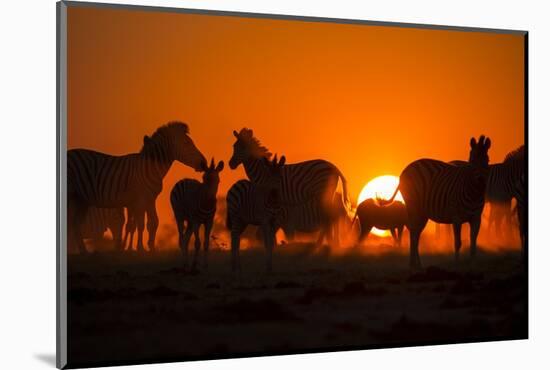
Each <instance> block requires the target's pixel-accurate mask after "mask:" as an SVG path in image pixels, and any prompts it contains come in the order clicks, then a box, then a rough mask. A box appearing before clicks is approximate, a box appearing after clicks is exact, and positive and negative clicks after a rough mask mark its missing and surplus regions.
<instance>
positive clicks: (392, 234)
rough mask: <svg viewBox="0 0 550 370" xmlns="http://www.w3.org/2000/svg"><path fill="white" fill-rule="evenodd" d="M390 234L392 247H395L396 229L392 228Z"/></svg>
mask: <svg viewBox="0 0 550 370" xmlns="http://www.w3.org/2000/svg"><path fill="white" fill-rule="evenodd" d="M390 232H391V237H392V239H393V245H394V246H395V245H397V229H395V228H393V227H392V228H391V229H390Z"/></svg>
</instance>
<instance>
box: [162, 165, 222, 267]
mask: <svg viewBox="0 0 550 370" xmlns="http://www.w3.org/2000/svg"><path fill="white" fill-rule="evenodd" d="M222 170H223V161H221V162H219V163H218V165H217V166H216V167H214V159H212V161H211V162H210V166H209V167H207V166H205V167H204V168H203V171H204V173H203V176H202V183H200V182H199V181H197V180H193V179H183V180H180V181H178V182H177V183H176V184H175V185H174V187H173V188H172V191H171V193H170V204H171V205H172V211H173V212H174V217H175V219H176V224H177V226H178V235H179V246H180V248H181V251H182V253H183V258H184V265H185V267H187V253H188V252H187V250H188V245H189V239H190V238H191V234H194V235H195V254H194V255H193V269H195V268H196V267H197V258H198V254H199V251H200V247H201V241H200V237H199V228H200V226H201V225H204V241H203V244H204V260H203V261H204V268H205V269H207V268H208V247H209V243H210V232H211V231H212V225H213V223H214V215H215V214H216V194H217V193H218V185H219V184H220V172H221V171H222ZM184 222H186V223H187V225H186V226H185V225H184ZM185 227H187V229H186V230H185V233H184V229H185Z"/></svg>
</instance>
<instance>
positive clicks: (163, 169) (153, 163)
mask: <svg viewBox="0 0 550 370" xmlns="http://www.w3.org/2000/svg"><path fill="white" fill-rule="evenodd" d="M142 159H143V160H142V169H143V174H144V177H145V178H147V179H148V180H149V181H150V182H155V181H156V182H160V183H162V179H164V176H166V174H167V173H168V171H169V170H170V167H171V166H172V163H173V162H174V160H173V159H169V158H166V157H164V156H161V155H159V156H151V155H146V156H142Z"/></svg>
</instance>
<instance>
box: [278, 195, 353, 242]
mask: <svg viewBox="0 0 550 370" xmlns="http://www.w3.org/2000/svg"><path fill="white" fill-rule="evenodd" d="M344 217H347V210H346V207H345V205H344V204H343V202H342V198H341V197H335V198H334V200H333V205H332V207H331V208H330V209H329V210H328V212H327V210H326V209H325V208H324V207H321V206H320V204H319V202H317V201H315V200H310V201H308V202H306V203H303V204H300V205H296V206H283V207H282V208H281V210H280V217H279V219H280V224H281V227H282V229H283V231H284V232H285V235H286V237H287V238H288V239H290V240H293V239H294V235H295V234H296V232H305V233H311V232H317V231H320V234H319V237H318V240H317V244H318V245H319V244H321V243H322V241H323V238H324V237H325V236H326V237H327V238H328V239H329V240H331V239H332V237H333V236H336V235H337V232H336V233H335V235H331V234H328V235H327V234H326V233H327V232H330V231H331V225H334V227H335V228H337V227H338V220H339V219H340V218H344Z"/></svg>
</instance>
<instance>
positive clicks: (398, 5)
mask: <svg viewBox="0 0 550 370" xmlns="http://www.w3.org/2000/svg"><path fill="white" fill-rule="evenodd" d="M113 2H119V1H113ZM128 2H131V3H134V4H143V5H163V6H173V7H189V8H202V9H220V10H235V11H247V12H261V13H278V14H291V15H308V16H320V17H337V18H353V19H367V20H380V21H398V22H412V23H430V24H443V25H458V26H473V27H489V28H511V29H520V30H528V31H529V32H530V34H529V114H530V121H529V127H530V132H529V144H530V148H529V154H530V169H531V173H530V188H529V192H530V214H529V217H530V218H529V222H530V238H531V239H530V247H531V249H530V257H531V258H530V300H529V306H530V310H529V315H530V316H529V319H530V320H529V321H530V323H529V333H530V334H529V336H530V339H529V340H527V341H512V342H499V343H484V344H468V345H446V346H432V347H422V348H405V349H388V350H370V351H355V352H347V353H342V352H340V353H325V354H317V355H302V356H281V357H269V358H253V359H236V360H223V361H202V362H192V363H185V364H181V363H176V364H165V365H154V366H153V365H149V366H137V367H132V368H133V369H176V368H178V369H181V368H183V369H191V368H193V369H195V368H199V369H214V368H215V369H239V370H241V369H242V370H248V369H257V368H263V369H280V368H284V367H315V368H320V369H334V368H345V369H364V368H366V367H368V368H374V369H378V368H400V367H405V368H407V369H416V368H418V369H445V370H447V369H461V370H463V369H466V368H471V369H483V368H485V369H489V368H496V369H515V370H517V369H521V368H548V366H549V363H550V361H549V360H548V352H550V336H549V325H548V323H549V321H550V320H549V315H550V304H549V303H550V302H549V298H548V297H549V293H548V292H549V290H550V286H549V285H548V282H549V273H548V271H549V270H550V266H548V263H549V262H550V260H549V258H548V257H549V254H550V246H548V245H546V243H545V240H544V239H543V238H544V231H545V229H548V226H547V225H545V224H543V222H544V221H545V220H547V219H548V217H547V212H546V210H548V209H550V208H548V207H549V204H548V192H547V189H548V185H549V184H548V172H547V171H548V169H549V166H548V162H547V161H548V159H549V158H548V146H549V144H548V143H547V138H548V132H549V129H548V126H549V123H550V117H549V112H548V107H549V106H550V91H549V89H548V87H549V83H550V79H549V73H550V53H549V50H550V20H549V17H548V15H549V14H550V12H549V11H548V10H547V9H546V8H545V5H544V4H545V3H546V2H545V1H520V0H516V1H506V0H499V1H480V0H477V1H466V0H461V1H452V2H451V1H447V2H445V1H441V0H434V1H412V0H403V1H390V0H384V1H376V2H373V3H368V2H366V1H357V2H352V1H344V0H338V1H330V2H324V3H321V2H320V1H319V0H318V1H305V0H292V1H286V0H269V1H267V0H266V1H257V0H256V1H255V0H226V1H158V0H157V1H136V0H131V1H130V0H128ZM55 22H56V20H55V2H54V1H53V0H40V1H30V0H24V1H16V0H11V1H5V2H3V3H2V13H1V22H0V31H1V32H0V38H1V44H0V47H1V50H2V53H1V56H0V63H1V65H2V67H1V68H0V71H1V72H0V73H1V78H0V91H1V94H2V96H1V98H2V99H1V103H0V135H1V136H0V158H1V159H0V160H1V162H0V163H1V167H0V187H1V190H0V197H1V201H0V221H1V222H0V271H1V275H0V294H1V295H0V297H1V298H0V320H1V321H0V340H1V343H0V353H1V355H0V367H1V368H9V369H12V368H15V369H18V368H24V369H34V368H52V367H53V366H54V358H55V247H56V246H55V136H56V133H55V89H56V87H55V65H56V64H55V50H56V49H55V45H56V40H55ZM90 109H93V107H90ZM181 335H186V333H181ZM152 345H154V344H153V343H152Z"/></svg>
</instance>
